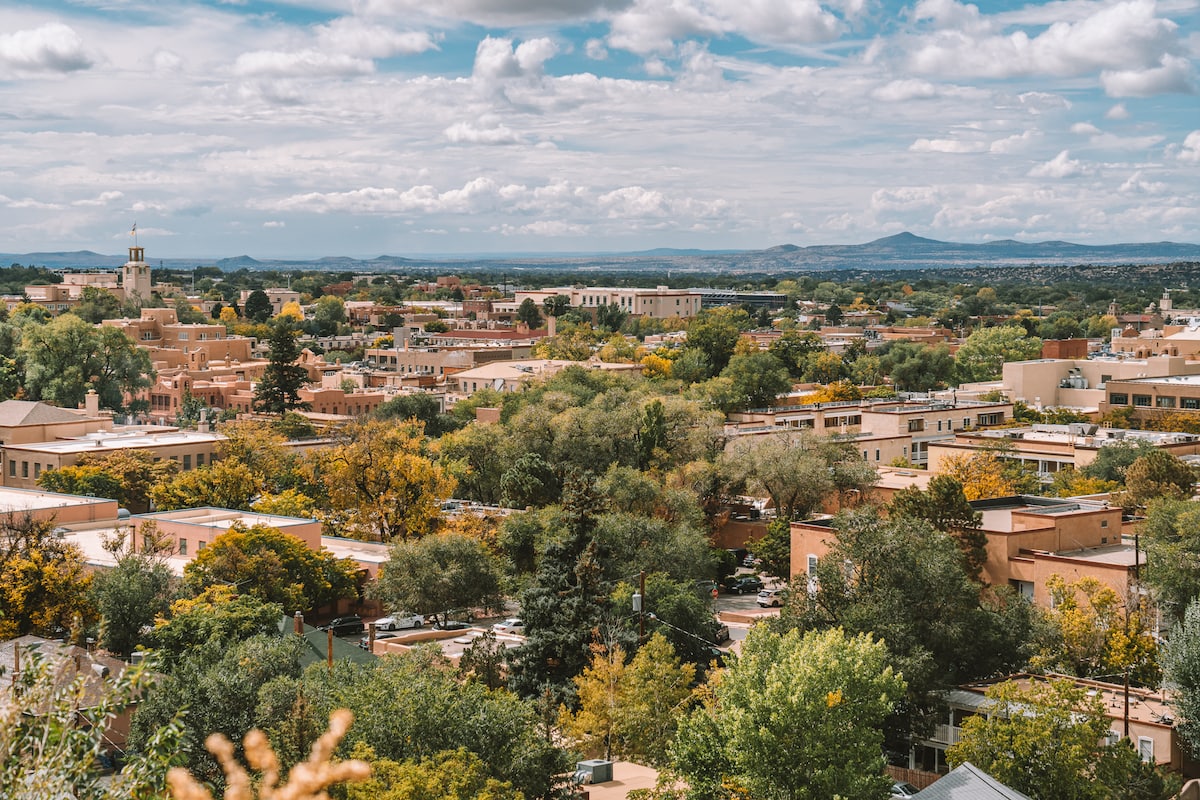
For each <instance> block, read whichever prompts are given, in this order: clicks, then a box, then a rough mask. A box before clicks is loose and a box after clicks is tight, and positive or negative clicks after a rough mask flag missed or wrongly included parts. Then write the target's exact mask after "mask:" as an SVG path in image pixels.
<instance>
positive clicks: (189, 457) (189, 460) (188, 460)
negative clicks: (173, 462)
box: [183, 453, 192, 469]
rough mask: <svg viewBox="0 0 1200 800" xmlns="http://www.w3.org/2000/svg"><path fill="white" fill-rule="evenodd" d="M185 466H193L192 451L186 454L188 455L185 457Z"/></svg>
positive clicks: (185, 467) (189, 467)
mask: <svg viewBox="0 0 1200 800" xmlns="http://www.w3.org/2000/svg"><path fill="white" fill-rule="evenodd" d="M183 468H184V469H191V468H192V455H191V453H188V454H186V455H185V456H184V457H183Z"/></svg>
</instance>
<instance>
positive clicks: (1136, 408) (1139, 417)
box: [1100, 375, 1200, 424]
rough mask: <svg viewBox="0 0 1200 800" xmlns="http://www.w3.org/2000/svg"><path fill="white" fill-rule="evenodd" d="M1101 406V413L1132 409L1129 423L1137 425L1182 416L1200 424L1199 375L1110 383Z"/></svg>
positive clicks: (1134, 379) (1114, 381) (1135, 379)
mask: <svg viewBox="0 0 1200 800" xmlns="http://www.w3.org/2000/svg"><path fill="white" fill-rule="evenodd" d="M1105 389H1106V391H1107V396H1106V397H1105V399H1104V401H1103V402H1101V403H1100V410H1101V411H1102V412H1104V413H1108V412H1109V411H1113V410H1116V409H1121V408H1128V409H1132V410H1133V413H1132V414H1131V415H1130V419H1131V420H1135V421H1136V422H1138V423H1140V424H1145V423H1147V422H1153V421H1156V420H1158V419H1160V418H1162V417H1165V416H1167V415H1170V414H1177V413H1181V414H1183V415H1185V416H1189V417H1193V418H1195V420H1196V421H1198V422H1200V375H1171V376H1166V377H1156V378H1132V379H1129V380H1113V381H1109V382H1108V384H1107V385H1106V387H1105Z"/></svg>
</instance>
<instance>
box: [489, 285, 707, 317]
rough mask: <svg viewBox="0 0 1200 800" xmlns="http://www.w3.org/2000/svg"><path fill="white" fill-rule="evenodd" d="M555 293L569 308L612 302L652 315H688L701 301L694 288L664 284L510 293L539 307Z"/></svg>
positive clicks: (695, 311) (635, 312)
mask: <svg viewBox="0 0 1200 800" xmlns="http://www.w3.org/2000/svg"><path fill="white" fill-rule="evenodd" d="M558 295H566V296H567V297H569V298H570V303H569V304H570V306H571V308H578V309H582V310H594V309H596V308H598V307H600V306H604V305H607V306H616V307H617V308H619V309H621V310H622V311H624V312H626V313H627V314H631V315H634V316H641V317H653V318H654V319H669V318H671V317H679V318H680V319H689V318H691V317H694V316H696V315H697V314H699V313H700V305H701V302H702V301H703V295H702V294H701V293H700V292H698V291H695V290H692V289H672V288H670V287H668V286H659V287H656V288H654V289H614V288H604V287H600V286H589V287H585V288H579V289H577V288H575V287H571V286H564V287H559V288H557V289H553V288H552V289H518V290H517V291H516V292H514V294H513V302H514V303H515V304H516V305H518V306H520V304H521V303H523V302H524V301H525V300H527V299H528V300H532V301H533V302H534V303H535V304H536V305H537V307H538V310H539V311H540V310H541V308H542V302H543V301H544V300H548V299H550V298H552V297H556V296H558Z"/></svg>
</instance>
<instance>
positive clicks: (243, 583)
mask: <svg viewBox="0 0 1200 800" xmlns="http://www.w3.org/2000/svg"><path fill="white" fill-rule="evenodd" d="M356 571H357V570H356V567H355V566H354V562H353V561H351V560H349V559H338V558H334V557H333V555H331V554H330V553H327V552H325V551H323V550H322V551H317V550H313V549H312V548H310V547H309V546H308V545H307V544H305V543H304V542H303V541H302V540H301V539H298V538H296V537H295V536H292V535H291V534H287V533H283V532H282V531H280V530H278V529H277V528H271V527H268V526H266V525H253V526H251V527H245V526H242V525H240V524H235V525H233V526H232V527H230V528H229V530H227V531H226V532H225V533H222V534H221V535H220V536H218V537H217V538H216V539H214V540H213V541H212V543H211V544H209V546H208V547H206V548H205V549H203V550H201V551H200V552H199V553H197V554H196V557H195V558H193V559H192V560H191V561H189V562H188V563H187V565H186V566H185V567H184V568H183V580H184V585H185V586H186V587H187V588H188V589H189V590H190V591H191V592H192V593H193V594H199V593H200V592H202V591H204V590H205V589H206V588H208V587H209V586H212V585H214V584H224V585H227V586H235V587H237V589H238V591H239V592H241V593H243V594H247V595H250V596H251V597H256V598H258V599H259V600H261V601H263V602H267V603H278V604H280V605H281V606H283V608H285V609H288V610H296V611H302V610H308V609H314V608H319V607H321V606H324V605H328V604H331V603H334V602H336V601H337V600H340V599H342V598H346V597H354V596H355V593H356V579H355V574H356Z"/></svg>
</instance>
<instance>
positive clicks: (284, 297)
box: [238, 288, 300, 315]
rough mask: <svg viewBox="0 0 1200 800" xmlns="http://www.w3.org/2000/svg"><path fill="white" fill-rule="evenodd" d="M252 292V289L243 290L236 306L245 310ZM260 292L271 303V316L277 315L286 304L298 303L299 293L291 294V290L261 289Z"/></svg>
mask: <svg viewBox="0 0 1200 800" xmlns="http://www.w3.org/2000/svg"><path fill="white" fill-rule="evenodd" d="M254 291H255V290H253V289H243V290H242V293H241V295H240V296H239V298H238V305H239V306H240V307H242V308H245V307H246V301H247V300H248V299H249V298H250V295H252V294H254ZM262 291H263V293H264V294H265V295H266V296H267V299H268V300H270V301H271V314H273V315H278V314H279V312H280V311H283V307H284V306H286V305H287V304H288V303H299V302H300V293H299V292H293V291H292V290H291V289H280V288H274V289H263V290H262Z"/></svg>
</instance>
